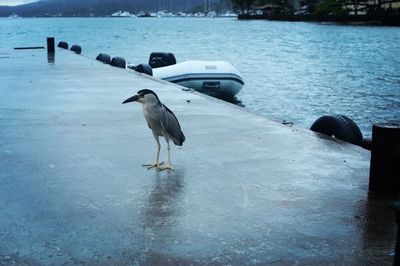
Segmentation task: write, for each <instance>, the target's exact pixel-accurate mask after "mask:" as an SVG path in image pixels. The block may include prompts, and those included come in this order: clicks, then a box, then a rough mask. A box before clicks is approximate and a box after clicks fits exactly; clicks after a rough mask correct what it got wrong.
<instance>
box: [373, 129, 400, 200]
mask: <svg viewBox="0 0 400 266" xmlns="http://www.w3.org/2000/svg"><path fill="white" fill-rule="evenodd" d="M369 190H370V191H372V192H377V193H384V194H398V195H400V124H394V123H379V124H374V125H373V126H372V145H371V164H370V172H369Z"/></svg>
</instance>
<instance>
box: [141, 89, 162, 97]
mask: <svg viewBox="0 0 400 266" xmlns="http://www.w3.org/2000/svg"><path fill="white" fill-rule="evenodd" d="M150 93H151V94H154V95H155V96H156V97H157V94H156V93H155V92H154V91H152V90H149V89H143V90H140V91H138V92H137V94H139V95H146V94H150ZM157 98H158V97H157Z"/></svg>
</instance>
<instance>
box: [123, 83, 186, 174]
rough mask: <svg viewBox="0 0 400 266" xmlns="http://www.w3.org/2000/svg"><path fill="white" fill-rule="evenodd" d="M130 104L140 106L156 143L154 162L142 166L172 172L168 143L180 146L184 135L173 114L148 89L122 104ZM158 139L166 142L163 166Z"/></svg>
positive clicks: (140, 91)
mask: <svg viewBox="0 0 400 266" xmlns="http://www.w3.org/2000/svg"><path fill="white" fill-rule="evenodd" d="M130 102H139V103H141V104H142V109H143V114H144V118H145V119H146V121H147V125H148V126H149V128H150V129H151V131H152V132H153V136H154V138H155V140H156V142H157V159H156V161H155V162H154V163H150V164H143V165H142V166H145V167H147V168H148V169H151V168H153V167H157V168H158V169H160V170H161V171H162V170H165V169H169V170H172V171H174V168H173V167H172V164H171V147H170V144H169V142H170V140H172V141H173V143H174V144H175V145H178V146H182V145H183V142H184V141H185V135H184V134H183V132H182V129H181V126H180V124H179V121H178V119H177V118H176V116H175V114H174V113H173V112H172V111H171V110H170V109H169V108H168V107H167V106H165V104H163V103H162V102H161V101H160V99H159V98H158V96H157V94H156V93H155V92H154V91H152V90H149V89H143V90H139V91H138V92H137V94H136V95H134V96H132V97H130V98H128V99H126V100H125V101H123V102H122V104H125V103H130ZM159 137H164V138H165V140H166V142H167V149H168V163H167V164H166V165H163V162H161V163H160V149H161V145H160V140H159Z"/></svg>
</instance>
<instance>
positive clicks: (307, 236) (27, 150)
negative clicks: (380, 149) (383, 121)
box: [0, 50, 396, 265]
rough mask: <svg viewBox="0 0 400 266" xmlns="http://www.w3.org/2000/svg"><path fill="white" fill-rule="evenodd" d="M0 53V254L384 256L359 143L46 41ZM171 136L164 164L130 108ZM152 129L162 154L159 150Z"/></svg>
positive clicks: (390, 245)
mask: <svg viewBox="0 0 400 266" xmlns="http://www.w3.org/2000/svg"><path fill="white" fill-rule="evenodd" d="M56 52H57V54H56V57H55V61H54V63H50V64H49V63H48V61H47V57H46V53H45V51H37V50H36V51H33V50H27V51H12V50H9V51H2V56H1V58H0V73H1V74H0V99H1V106H0V128H1V134H0V169H1V171H0V187H1V189H0V210H1V216H0V264H5V265H9V264H28V265H32V264H57V265H58V264H103V265H109V264H132V265H176V264H179V265H191V264H193V265H220V264H233V265H257V264H260V265H296V264H300V265H329V264H330V265H390V264H391V262H392V261H393V249H394V241H395V232H396V227H395V223H394V215H393V213H392V211H391V210H389V209H388V208H387V207H386V200H385V199H382V198H378V197H376V196H372V195H369V194H368V176H369V159H370V154H369V152H368V151H366V150H363V149H361V148H359V147H356V146H353V145H351V144H346V143H342V142H338V141H336V142H335V141H333V140H332V139H326V138H323V137H321V136H320V135H318V134H316V133H314V132H311V131H308V130H302V129H298V128H295V127H289V126H285V125H281V124H279V123H275V122H272V121H270V120H268V119H266V118H264V117H262V116H259V115H257V114H253V113H251V112H248V111H245V110H244V109H243V108H240V107H237V106H234V105H231V104H228V103H224V102H222V101H219V100H216V99H213V98H210V97H206V96H203V95H200V94H197V93H191V92H185V91H182V90H181V89H180V88H179V87H177V86H175V85H172V84H168V83H166V82H162V81H157V80H153V79H150V78H146V77H144V76H142V75H139V74H135V73H133V72H132V71H128V70H121V69H117V68H113V67H110V66H108V65H103V64H102V63H99V62H97V61H94V60H89V59H86V58H84V57H82V56H78V55H75V54H73V53H72V52H69V51H61V50H57V51H56ZM143 88H148V89H152V90H154V91H156V92H157V93H158V95H159V97H160V99H161V101H163V102H164V103H165V104H166V105H167V106H169V107H170V109H172V110H173V111H174V112H175V114H176V116H177V117H178V119H179V120H180V123H181V126H182V129H183V132H184V133H185V135H186V142H185V143H184V145H183V147H182V148H178V147H176V146H174V147H173V149H172V162H173V164H174V167H175V171H174V172H168V171H163V172H159V171H157V170H155V169H152V170H147V169H146V168H143V167H142V166H141V164H142V163H148V162H152V161H153V160H154V159H155V156H156V143H155V141H154V139H153V136H152V134H151V131H150V130H149V128H148V127H147V125H146V123H145V120H144V118H143V115H142V111H141V106H139V104H130V105H122V104H121V102H122V101H123V100H125V99H126V98H128V97H130V96H132V95H134V94H135V92H136V91H138V90H139V89H143ZM166 156H167V155H166V144H165V142H164V141H162V150H161V158H162V159H163V160H166Z"/></svg>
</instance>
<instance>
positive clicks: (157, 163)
mask: <svg viewBox="0 0 400 266" xmlns="http://www.w3.org/2000/svg"><path fill="white" fill-rule="evenodd" d="M156 141H157V160H156V162H155V163H149V164H142V166H144V167H147V169H151V168H153V167H157V168H160V167H161V165H162V164H163V163H164V162H161V163H160V149H161V145H160V142H159V140H158V138H156Z"/></svg>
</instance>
